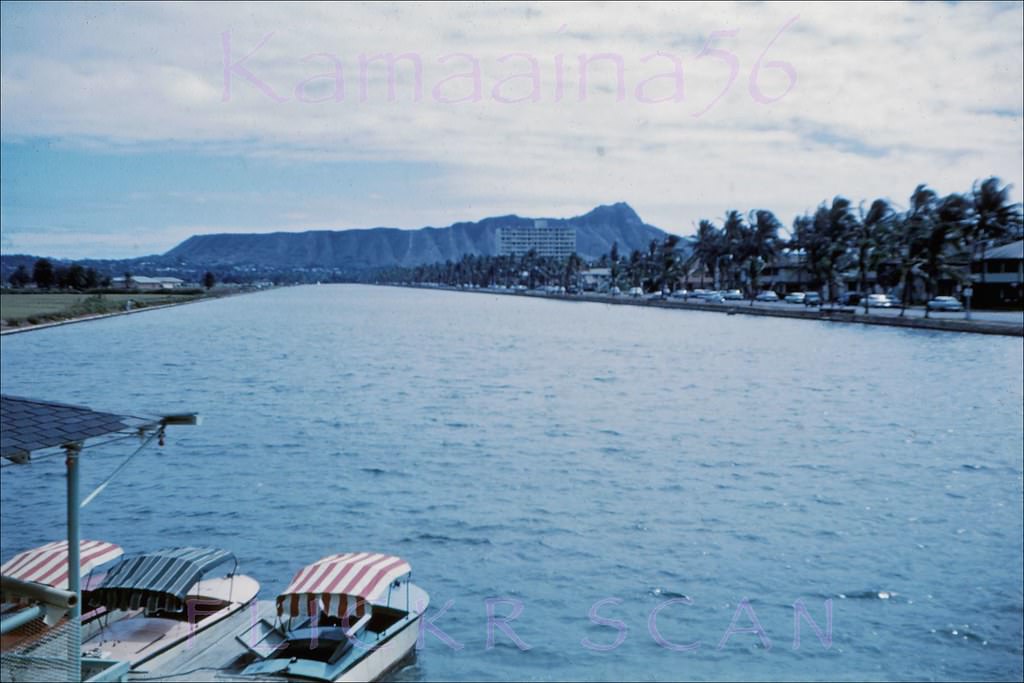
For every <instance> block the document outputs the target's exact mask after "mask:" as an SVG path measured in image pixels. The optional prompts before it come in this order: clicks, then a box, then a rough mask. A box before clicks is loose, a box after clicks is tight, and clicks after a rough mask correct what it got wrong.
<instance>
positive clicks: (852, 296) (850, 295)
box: [839, 292, 864, 306]
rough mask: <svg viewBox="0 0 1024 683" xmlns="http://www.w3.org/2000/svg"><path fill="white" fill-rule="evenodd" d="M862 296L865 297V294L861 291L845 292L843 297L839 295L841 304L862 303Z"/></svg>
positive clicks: (852, 304) (853, 304) (854, 304)
mask: <svg viewBox="0 0 1024 683" xmlns="http://www.w3.org/2000/svg"><path fill="white" fill-rule="evenodd" d="M862 298H864V295H863V294H861V293H860V292H845V293H844V294H843V295H842V296H841V297H839V305H841V306H856V305H857V304H859V303H860V300H861V299H862Z"/></svg>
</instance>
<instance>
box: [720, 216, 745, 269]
mask: <svg viewBox="0 0 1024 683" xmlns="http://www.w3.org/2000/svg"><path fill="white" fill-rule="evenodd" d="M722 239H723V241H724V247H725V249H724V253H723V257H724V259H725V263H726V264H728V265H727V271H728V275H729V277H728V278H727V283H728V286H729V287H730V288H735V287H736V285H737V283H738V280H739V275H738V270H739V267H740V265H741V262H742V261H743V245H744V244H745V243H746V241H747V224H746V223H745V222H744V220H743V214H741V213H740V212H739V211H736V210H730V211H727V212H726V214H725V221H724V222H723V223H722Z"/></svg>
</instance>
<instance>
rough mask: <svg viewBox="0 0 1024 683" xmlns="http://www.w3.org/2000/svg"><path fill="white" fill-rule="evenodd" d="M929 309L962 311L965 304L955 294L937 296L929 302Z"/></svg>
mask: <svg viewBox="0 0 1024 683" xmlns="http://www.w3.org/2000/svg"><path fill="white" fill-rule="evenodd" d="M927 306H928V310H929V311H962V310H964V305H963V304H962V303H960V301H959V300H958V299H957V298H956V297H955V296H937V297H935V298H934V299H932V300H931V301H929V302H928V304H927Z"/></svg>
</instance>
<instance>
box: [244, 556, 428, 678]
mask: <svg viewBox="0 0 1024 683" xmlns="http://www.w3.org/2000/svg"><path fill="white" fill-rule="evenodd" d="M411 574H412V567H411V566H410V565H409V563H408V562H406V561H405V560H403V559H401V558H398V557H395V556H392V555H382V554H378V553H342V554H337V555H329V556H327V557H324V558H322V559H320V560H318V561H316V562H314V563H313V564H310V565H308V566H306V567H304V568H302V569H301V570H299V571H298V573H296V574H295V577H294V578H293V579H292V581H291V583H290V584H289V585H288V587H287V588H286V589H285V590H284V591H283V592H282V593H281V594H280V595H278V596H277V601H276V605H277V618H276V620H275V621H274V622H273V623H271V622H269V621H267V620H266V619H261V620H260V621H259V622H258V623H256V624H254V625H253V626H252V627H251V628H250V629H248V630H247V631H246V632H245V633H244V634H242V635H240V636H238V640H239V641H240V642H242V644H244V645H245V647H246V648H247V649H248V650H249V652H250V657H255V658H256V661H254V662H252V663H251V664H249V665H248V666H246V667H245V669H244V670H242V671H241V675H243V676H249V677H258V678H264V677H267V676H272V677H276V678H284V679H286V680H307V681H308V680H318V681H372V680H377V679H378V678H380V677H381V676H383V675H384V674H385V673H387V672H388V671H389V670H391V669H393V668H395V667H396V666H398V665H399V664H400V663H401V662H403V661H404V660H406V658H408V657H409V656H410V655H411V654H412V653H413V650H414V648H415V646H416V639H417V636H418V635H419V632H418V629H419V623H418V621H419V619H420V618H421V617H422V615H423V613H424V611H425V610H426V608H427V604H428V603H429V596H428V595H427V593H426V591H424V590H423V589H421V588H420V587H418V586H416V585H415V584H413V583H412V582H411V580H410V579H411Z"/></svg>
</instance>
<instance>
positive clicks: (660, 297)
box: [644, 292, 665, 301]
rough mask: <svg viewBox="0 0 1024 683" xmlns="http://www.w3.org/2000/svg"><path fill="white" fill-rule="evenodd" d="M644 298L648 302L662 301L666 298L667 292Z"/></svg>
mask: <svg viewBox="0 0 1024 683" xmlns="http://www.w3.org/2000/svg"><path fill="white" fill-rule="evenodd" d="M644 298H645V299H647V300H648V301H661V300H662V299H664V298H665V292H651V293H650V294H648V295H647V296H646V297H644Z"/></svg>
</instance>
